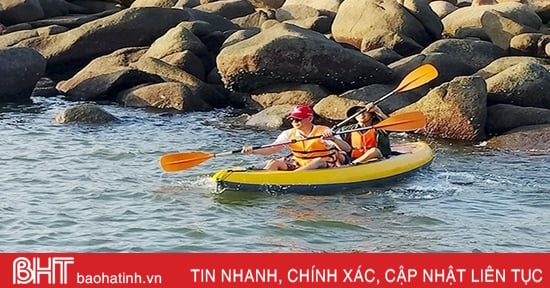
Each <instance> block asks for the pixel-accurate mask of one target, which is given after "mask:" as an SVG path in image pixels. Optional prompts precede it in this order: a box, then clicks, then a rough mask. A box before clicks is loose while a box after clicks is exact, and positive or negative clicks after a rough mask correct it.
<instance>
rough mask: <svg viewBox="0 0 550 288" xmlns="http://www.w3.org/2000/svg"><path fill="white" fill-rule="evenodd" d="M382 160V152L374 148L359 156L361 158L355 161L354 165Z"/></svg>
mask: <svg viewBox="0 0 550 288" xmlns="http://www.w3.org/2000/svg"><path fill="white" fill-rule="evenodd" d="M380 158H382V152H380V149H378V148H376V147H373V148H370V149H369V150H367V152H365V153H363V155H361V156H359V158H357V159H355V160H353V163H367V162H369V161H371V160H374V159H380Z"/></svg>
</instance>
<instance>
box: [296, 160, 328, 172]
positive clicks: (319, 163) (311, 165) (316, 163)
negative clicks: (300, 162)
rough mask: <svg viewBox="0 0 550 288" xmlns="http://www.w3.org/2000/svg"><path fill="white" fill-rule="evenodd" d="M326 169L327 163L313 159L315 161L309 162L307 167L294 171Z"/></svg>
mask: <svg viewBox="0 0 550 288" xmlns="http://www.w3.org/2000/svg"><path fill="white" fill-rule="evenodd" d="M326 167H327V162H326V161H325V159H323V158H315V159H313V160H311V162H309V163H308V164H307V165H304V166H302V167H300V168H298V169H296V171H299V170H311V169H319V168H326Z"/></svg>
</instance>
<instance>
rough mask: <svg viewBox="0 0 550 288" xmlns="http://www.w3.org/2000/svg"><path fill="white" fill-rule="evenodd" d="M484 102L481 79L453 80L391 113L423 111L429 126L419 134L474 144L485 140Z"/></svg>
mask: <svg viewBox="0 0 550 288" xmlns="http://www.w3.org/2000/svg"><path fill="white" fill-rule="evenodd" d="M486 103H487V90H486V87H485V81H483V79H482V78H480V77H470V76H469V77H456V78H455V79H453V80H452V81H451V82H448V83H445V84H443V85H441V86H439V87H437V88H434V89H433V90H431V91H430V92H429V93H428V94H427V95H426V96H424V97H423V98H422V99H420V100H419V101H418V102H416V103H414V104H412V105H409V106H407V107H405V108H402V109H399V110H397V111H396V112H394V113H393V114H399V113H402V112H408V111H422V112H423V113H424V114H425V115H426V118H427V122H428V123H427V125H426V127H425V129H424V130H422V131H419V133H421V134H426V135H430V136H436V137H441V138H448V139H457V140H474V141H475V140H482V139H485V131H484V130H485V122H486V117H487V106H486Z"/></svg>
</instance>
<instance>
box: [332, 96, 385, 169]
mask: <svg viewBox="0 0 550 288" xmlns="http://www.w3.org/2000/svg"><path fill="white" fill-rule="evenodd" d="M361 109H364V111H363V112H362V113H360V114H358V115H357V116H355V120H356V121H357V123H356V124H353V125H348V126H345V127H342V131H345V130H353V129H358V128H362V127H369V126H372V125H375V124H376V123H378V122H379V121H381V120H384V119H386V118H388V116H387V115H386V114H384V112H382V110H381V109H380V108H379V107H378V106H376V105H374V103H372V102H370V103H368V104H367V105H365V106H353V107H351V108H350V109H348V111H347V112H346V114H347V117H351V116H352V115H354V114H355V113H357V112H358V111H359V110H361ZM342 139H344V140H345V141H346V142H347V143H349V144H350V145H351V147H352V150H351V153H350V156H351V159H352V162H351V164H352V165H357V164H361V163H367V162H369V161H372V160H376V159H381V158H385V157H388V156H389V155H390V154H391V149H390V140H389V135H388V133H387V132H386V131H385V130H382V129H367V130H362V131H354V132H350V133H345V134H342Z"/></svg>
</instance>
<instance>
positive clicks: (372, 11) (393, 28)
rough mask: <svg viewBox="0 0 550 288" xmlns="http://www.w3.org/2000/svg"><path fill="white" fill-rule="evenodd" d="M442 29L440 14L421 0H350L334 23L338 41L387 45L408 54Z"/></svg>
mask: <svg viewBox="0 0 550 288" xmlns="http://www.w3.org/2000/svg"><path fill="white" fill-rule="evenodd" d="M400 3H402V4H400ZM442 30H443V26H442V24H441V21H440V20H439V17H438V16H437V14H435V13H434V12H433V10H431V8H430V7H429V6H428V4H427V2H426V1H420V0H409V1H402V2H400V1H395V0H346V1H344V2H343V3H342V4H341V5H340V8H339V10H338V13H337V14H336V18H335V19H334V23H333V25H332V34H333V37H334V39H335V40H336V41H338V42H341V43H347V44H350V45H352V46H354V47H356V48H358V49H361V51H369V50H373V49H377V48H381V47H387V48H391V49H394V50H395V51H396V52H397V53H399V54H400V55H404V56H408V55H412V54H414V53H417V52H420V50H422V48H423V47H425V46H426V45H428V44H429V43H431V42H433V41H434V40H436V39H439V38H440V36H441V32H442Z"/></svg>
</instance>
